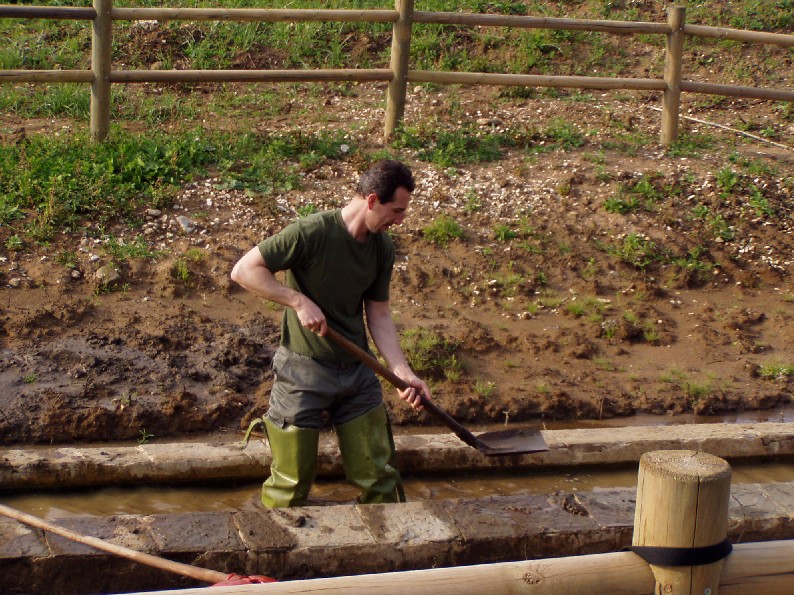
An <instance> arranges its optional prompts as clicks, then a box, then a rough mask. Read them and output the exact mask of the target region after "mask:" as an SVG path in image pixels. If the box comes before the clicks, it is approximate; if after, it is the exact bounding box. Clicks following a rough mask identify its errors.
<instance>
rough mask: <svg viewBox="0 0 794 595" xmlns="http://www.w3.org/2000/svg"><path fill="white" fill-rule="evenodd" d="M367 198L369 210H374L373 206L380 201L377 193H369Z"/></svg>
mask: <svg viewBox="0 0 794 595" xmlns="http://www.w3.org/2000/svg"><path fill="white" fill-rule="evenodd" d="M365 198H366V200H367V208H369V210H372V207H374V206H375V205H376V204H378V203H379V202H380V201H379V200H378V195H377V194H375V193H374V192H373V193H371V194H368V195H367V196H366V197H365Z"/></svg>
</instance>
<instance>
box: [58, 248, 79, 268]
mask: <svg viewBox="0 0 794 595" xmlns="http://www.w3.org/2000/svg"><path fill="white" fill-rule="evenodd" d="M55 262H57V263H58V264H60V265H62V266H65V267H66V268H67V269H76V268H77V262H78V261H77V252H74V251H72V250H63V251H61V252H59V253H58V256H56V257H55Z"/></svg>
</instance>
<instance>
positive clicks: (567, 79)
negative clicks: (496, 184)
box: [0, 0, 794, 144]
mask: <svg viewBox="0 0 794 595" xmlns="http://www.w3.org/2000/svg"><path fill="white" fill-rule="evenodd" d="M685 14H686V11H685V9H684V8H682V7H675V6H674V7H671V8H670V9H669V11H668V21H667V23H650V22H631V21H607V20H587V19H565V18H546V17H532V16H519V15H494V14H475V13H457V12H427V11H414V0H395V10H375V9H367V10H347V9H316V10H315V9H253V8H240V9H223V8H114V7H113V5H112V0H94V6H93V7H92V8H78V7H65V6H59V7H44V6H16V5H6V6H2V5H0V18H17V19H56V20H85V21H91V22H92V27H93V29H92V31H93V35H92V49H91V56H92V59H91V63H92V65H91V70H0V83H3V82H10V83H20V82H21V83H89V84H91V137H92V139H94V140H95V141H102V140H104V139H105V138H106V137H107V135H108V133H109V129H110V85H111V84H112V83H116V84H118V83H198V82H210V83H212V82H215V83H232V82H268V83H284V82H343V81H357V82H372V81H375V82H388V83H389V87H388V91H387V100H386V114H385V123H384V135H385V137H386V138H388V137H390V136H391V135H392V133H393V132H394V130H395V129H396V127H397V126H398V125H399V124H400V123H401V122H402V120H403V117H404V112H405V99H406V93H407V85H408V83H409V82H411V83H437V84H461V85H499V86H524V87H548V88H575V89H599V90H637V91H661V92H662V93H663V99H662V108H661V111H662V124H661V134H660V142H662V143H663V144H669V143H672V142H674V141H676V140H677V138H678V121H679V118H680V95H681V92H687V93H701V94H708V95H721V96H727V97H739V98H751V99H765V100H778V101H794V91H792V90H787V89H769V88H758V87H748V86H736V85H723V84H715V83H706V82H698V81H688V80H683V78H682V70H683V68H682V61H683V42H684V38H685V37H686V36H692V37H702V38H713V39H721V40H731V41H738V42H744V43H761V44H770V45H777V46H781V47H794V35H786V34H780V33H765V32H758V31H745V30H739V29H728V28H724V27H711V26H704V25H691V24H686V23H685V22H684V21H685ZM155 20H156V21H169V20H171V21H177V20H178V21H233V22H246V21H255V22H348V23H354V22H358V23H361V22H365V23H392V26H393V34H392V47H391V58H390V64H389V68H385V69H384V68H381V69H332V70H153V71H152V70H114V69H113V68H112V64H111V59H110V55H111V48H112V24H113V22H114V21H155ZM422 24H431V25H459V26H467V27H510V28H522V29H554V30H568V31H591V32H600V33H608V34H613V35H638V34H656V35H664V36H665V37H666V40H667V45H666V50H667V51H666V55H665V68H664V78H661V79H642V78H609V77H588V76H552V75H533V74H495V73H483V72H442V71H432V70H412V69H410V68H409V62H410V60H409V56H410V44H411V32H412V28H413V26H415V25H422Z"/></svg>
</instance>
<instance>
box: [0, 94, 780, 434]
mask: <svg viewBox="0 0 794 595" xmlns="http://www.w3.org/2000/svg"><path fill="white" fill-rule="evenodd" d="M371 93H372V95H371V98H372V99H371V101H372V103H373V105H376V104H377V102H378V101H379V100H380V98H381V90H379V89H373V90H372V91H371ZM488 93H490V95H488V94H485V93H484V92H482V91H477V92H476V93H475V92H473V91H468V92H467V91H465V90H458V91H453V92H451V93H450V94H442V93H435V92H430V91H426V92H421V93H418V94H417V95H416V96H415V97H414V99H412V103H411V105H410V106H409V110H413V112H415V113H414V114H413V115H412V116H411V117H413V118H416V117H417V114H420V113H426V114H433V113H436V114H443V113H444V106H445V105H448V104H450V103H451V102H452V101H453V100H454V102H455V114H456V116H455V117H464V118H466V119H467V121H468V122H470V123H474V124H476V125H477V126H478V127H481V128H483V129H489V130H490V129H494V127H496V128H498V127H499V126H500V125H502V123H504V122H507V121H516V120H518V119H529V118H536V119H539V120H540V119H542V121H543V122H547V123H548V122H553V121H555V118H556V119H557V121H561V119H565V120H566V121H569V122H575V123H576V129H577V130H579V131H582V136H581V138H582V139H583V143H582V145H581V146H578V147H569V148H568V149H567V150H555V151H551V152H542V151H535V152H532V153H528V152H526V151H519V150H515V151H513V152H506V153H505V154H504V155H503V158H502V159H500V160H498V161H494V162H491V163H487V164H473V165H468V166H461V167H455V168H443V167H438V166H434V165H431V164H429V163H427V162H425V161H421V160H420V159H419V158H417V156H416V155H415V154H412V153H411V152H409V151H407V150H406V151H404V152H403V153H402V154H401V155H400V156H401V157H402V158H404V159H406V160H407V161H408V162H409V163H410V165H411V166H412V167H413V168H414V170H415V173H416V176H417V180H418V189H417V192H416V193H415V198H414V201H413V203H412V208H411V212H410V215H409V217H408V220H407V221H406V223H405V224H404V225H402V226H401V227H400V228H398V229H396V230H394V236H395V240H396V244H397V247H398V263H397V268H396V270H395V274H394V279H393V283H392V287H393V298H392V307H393V310H394V315H395V319H396V321H397V322H398V326H399V328H400V330H401V332H402V333H403V336H404V337H405V338H406V340H408V341H409V342H411V341H413V342H414V343H416V342H417V340H418V339H424V340H425V341H426V342H429V343H431V344H433V345H434V349H435V352H432V353H431V355H430V356H429V357H430V360H433V361H432V362H431V363H432V365H430V366H429V368H428V369H427V370H425V371H424V372H423V374H424V375H425V376H426V377H427V378H428V380H430V381H431V383H432V385H433V389H434V393H435V398H436V399H437V400H438V402H439V404H440V405H441V406H442V407H444V408H446V409H447V410H448V411H449V412H450V413H451V414H452V415H453V416H455V417H456V418H458V419H459V420H461V421H463V422H469V423H473V422H503V421H526V420H536V421H542V420H549V419H567V418H599V417H611V416H624V415H632V414H634V413H635V412H653V413H658V414H660V415H664V414H667V413H680V412H691V411H694V412H698V413H719V412H725V411H734V410H742V409H757V408H760V409H766V408H773V407H776V406H779V405H782V404H785V403H789V402H790V401H791V399H792V386H793V385H792V382H793V381H792V375H791V374H790V372H789V373H785V371H786V369H787V368H786V366H789V368H790V366H791V365H792V364H794V347H793V346H792V339H791V337H792V336H794V287H793V286H792V282H791V273H792V271H793V270H794V241H792V239H793V238H792V229H794V220H793V219H792V183H791V178H790V177H786V175H785V174H784V173H783V172H786V171H789V172H790V171H791V168H792V162H794V154H793V153H792V152H789V151H786V150H783V149H780V148H776V147H773V146H770V145H765V144H763V143H759V142H755V141H752V140H749V139H742V138H741V137H738V136H735V135H732V134H731V133H729V132H724V131H714V132H713V133H712V132H710V133H709V134H714V135H715V136H714V138H716V139H717V141H718V142H717V145H716V146H713V147H709V148H705V149H698V150H697V151H696V152H693V153H689V154H683V155H682V154H681V153H674V152H669V151H665V150H664V148H663V147H661V146H659V145H656V144H655V143H654V142H653V141H652V142H650V143H648V144H646V145H643V146H640V147H631V148H630V149H631V150H627V148H626V146H625V145H621V144H620V143H616V142H614V139H615V137H616V135H618V133H622V132H625V129H626V127H627V126H630V127H631V130H632V131H635V132H637V133H640V132H642V133H643V134H647V135H648V138H656V135H657V131H658V124H659V115H658V113H657V112H654V111H652V110H647V109H643V107H645V106H646V105H647V104H653V105H655V98H650V99H653V101H651V100H650V99H649V100H647V101H645V100H642V99H640V100H632V101H621V100H615V99H610V98H603V99H598V100H594V101H591V102H570V101H569V102H565V101H559V100H554V99H549V98H543V97H536V98H527V99H512V100H510V101H504V100H499V101H497V100H496V97H497V91H492V92H490V91H489V92H488ZM367 100H368V96H367V91H365V90H363V89H362V90H361V91H360V92H359V96H358V97H357V101H356V102H355V105H361V104H366V103H367ZM351 105H352V104H351ZM332 106H333V107H332V108H329V109H333V110H334V113H335V115H336V116H337V117H338V118H339V120H340V121H344V119H345V118H346V117H350V118H351V119H352V118H353V117H354V116H353V115H352V114H346V112H345V110H346V109H348V108H346V107H345V103H344V102H336V101H335V102H333V104H332ZM726 106H727V104H726V103H722V104H721V108H720V109H718V110H714V111H712V112H709V113H698V115H699V116H700V117H708V118H711V119H714V120H715V121H717V120H719V119H720V118H727V117H728V114H727V110H729V109H730V110H755V111H754V112H753V113H754V114H755V117H756V118H757V117H759V116H758V110H760V109H766V108H765V107H764V105H763V104H762V103H761V102H751V101H746V102H732V103H730V106H727V107H726ZM691 113H693V112H691ZM461 114H463V116H461ZM436 124H437V125H439V126H443V125H445V124H444V123H443V122H442V121H441V120H439V121H438V122H436ZM376 125H379V123H378V122H374V123H373V126H376ZM42 126H46V125H45V124H42ZM687 126H692V124H689V125H687ZM687 126H685V129H686V128H687ZM373 130H374V129H373ZM689 130H690V131H691V130H692V129H691V128H690V129H689ZM588 131H595V132H592V133H590V132H588ZM378 146H379V145H378V141H377V140H376V135H375V134H373V135H372V136H371V137H369V138H365V139H362V142H361V145H360V146H359V152H358V155H361V154H362V153H363V152H364V151H367V150H372V151H374V150H376V149H377V148H378ZM360 166H361V160H360V159H359V158H358V157H357V156H356V155H353V156H351V157H350V158H347V159H341V160H338V161H332V162H325V163H322V164H320V165H319V166H318V167H317V168H315V169H314V170H312V171H310V172H309V173H308V174H307V175H306V176H305V177H304V179H303V180H302V186H301V188H299V189H296V190H293V191H290V192H286V193H283V194H278V195H275V196H272V197H269V198H267V199H264V198H262V197H252V196H248V195H246V194H244V193H242V192H238V191H235V190H229V189H221V188H220V187H219V185H218V184H217V180H214V179H212V178H208V179H205V180H199V181H196V182H193V183H191V184H189V185H187V186H186V187H185V188H184V189H183V190H182V192H181V193H180V196H179V197H178V199H177V200H176V202H175V203H174V205H173V206H172V207H171V208H168V209H165V210H163V211H162V212H158V211H147V212H145V213H141V214H140V216H141V220H142V221H143V222H144V223H143V226H142V227H140V226H139V227H130V226H125V225H118V226H117V227H115V228H112V229H106V230H101V231H102V232H103V233H100V230H96V229H91V227H90V225H89V230H91V231H92V233H86V234H85V235H81V234H74V235H62V236H59V237H58V238H57V239H56V240H55V241H54V242H53V243H52V244H51V245H50V246H47V247H38V248H36V249H34V250H33V251H24V252H15V251H13V250H9V249H8V247H7V243H6V239H7V238H6V232H4V231H3V230H2V229H0V240H2V242H0V246H4V247H2V248H0V251H2V268H0V285H2V289H0V354H2V357H1V358H0V441H2V443H3V444H19V443H49V442H55V443H58V442H85V441H96V440H122V439H144V438H146V439H149V440H163V439H167V438H172V437H175V436H180V435H185V434H190V433H201V432H208V431H216V430H228V431H232V432H236V431H239V430H240V429H241V428H244V427H247V425H248V422H249V421H250V420H251V419H252V418H253V417H255V416H258V415H260V414H261V413H262V412H263V411H264V409H265V408H266V406H267V400H268V392H269V388H270V383H271V372H270V370H269V364H270V358H271V356H272V354H273V351H274V350H275V348H276V346H277V343H278V337H279V332H278V320H279V317H280V312H279V311H278V310H277V309H275V308H273V307H272V306H271V305H269V304H267V303H265V302H263V301H261V300H257V299H254V298H252V297H250V296H248V295H247V294H245V293H244V292H242V291H241V290H240V289H239V288H237V287H236V286H234V285H233V284H232V283H231V282H230V281H229V271H230V269H231V266H232V265H233V263H234V262H235V261H236V259H237V258H239V256H240V255H241V254H242V253H243V252H244V251H245V250H247V249H248V248H250V247H251V246H252V245H253V244H254V243H255V242H257V241H259V240H260V239H262V238H263V237H265V236H266V235H268V234H270V233H272V232H274V231H276V230H277V229H279V228H281V227H282V226H283V225H285V224H286V223H288V222H289V221H291V220H293V219H294V218H295V217H297V216H299V213H301V212H306V210H307V209H321V208H328V207H333V206H340V205H342V204H344V202H345V201H346V200H347V198H348V197H349V196H350V195H351V192H352V191H353V186H354V185H353V180H354V179H355V178H356V175H357V170H358V168H359V167H360ZM726 168H728V169H730V170H731V171H733V172H734V173H735V176H736V178H735V182H734V184H733V185H732V186H731V189H730V191H729V192H728V191H727V190H726V188H727V187H726V185H725V180H724V179H723V176H726V175H727V174H726V173H725V170H726ZM759 172H760V173H759ZM759 197H760V198H759ZM761 199H763V201H762V202H761ZM632 205H633V206H632ZM441 215H448V216H450V217H451V218H452V219H453V220H454V221H455V222H457V223H458V224H459V225H460V227H461V230H462V232H463V235H462V237H460V238H457V239H452V240H451V241H449V242H448V243H447V244H446V245H443V246H442V245H438V244H436V243H433V242H431V241H430V235H431V234H430V233H429V231H428V226H430V225H431V224H433V223H434V222H437V221H438V218H439V217H440V216H441ZM118 241H126V242H128V243H130V244H135V243H136V242H138V243H143V244H145V245H146V246H148V248H149V249H150V250H154V251H157V255H156V257H155V258H149V257H146V258H143V257H141V258H134V257H133V258H126V259H124V260H122V261H119V260H118V259H115V260H114V259H113V257H112V251H111V249H110V243H111V242H118ZM143 244H142V245H143ZM64 254H69V255H71V257H70V258H69V259H68V262H67V261H66V259H65V258H64V256H63V255H64ZM111 262H115V263H116V264H117V268H118V273H119V275H120V276H119V278H118V279H117V280H112V279H109V278H108V277H100V278H98V277H97V272H98V271H100V269H101V268H102V267H103V266H105V265H108V264H110V263H111ZM105 273H107V270H105ZM102 274H103V273H100V276H101V275H102ZM452 356H454V357H452ZM776 371H779V372H780V373H777V372H776ZM387 394H388V404H389V407H390V409H391V414H392V417H393V420H394V422H395V423H397V424H425V423H431V422H432V419H430V418H427V417H426V416H424V415H417V414H415V413H413V412H411V411H409V410H408V409H407V408H406V407H405V406H403V405H402V404H401V403H400V402H399V401H398V400H397V399H396V397H395V395H394V394H393V391H391V390H387Z"/></svg>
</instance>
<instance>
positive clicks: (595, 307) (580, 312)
mask: <svg viewBox="0 0 794 595" xmlns="http://www.w3.org/2000/svg"><path fill="white" fill-rule="evenodd" d="M607 307H608V306H607V304H606V303H605V302H603V301H601V300H599V299H598V298H596V297H585V298H583V299H573V300H571V301H570V302H568V303H567V304H565V311H566V312H568V313H569V314H572V315H574V316H576V317H579V316H584V315H585V314H590V316H591V318H592V319H593V320H595V321H600V320H601V316H602V315H603V314H604V312H606V310H607Z"/></svg>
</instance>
